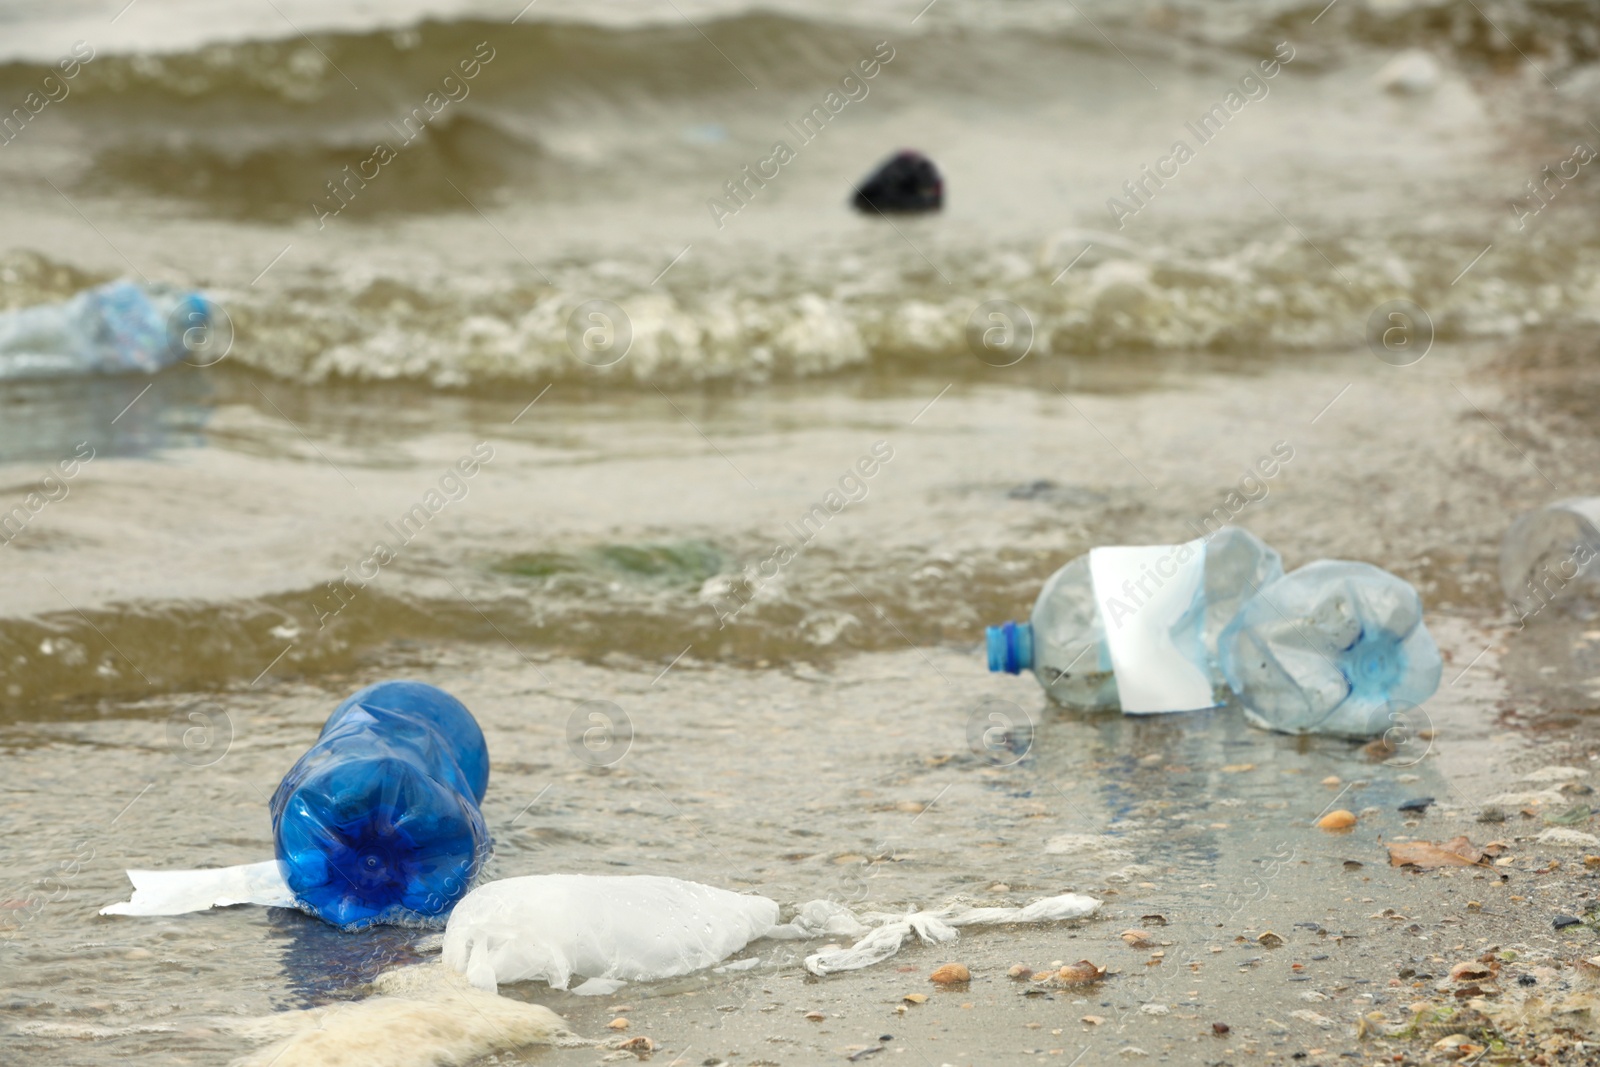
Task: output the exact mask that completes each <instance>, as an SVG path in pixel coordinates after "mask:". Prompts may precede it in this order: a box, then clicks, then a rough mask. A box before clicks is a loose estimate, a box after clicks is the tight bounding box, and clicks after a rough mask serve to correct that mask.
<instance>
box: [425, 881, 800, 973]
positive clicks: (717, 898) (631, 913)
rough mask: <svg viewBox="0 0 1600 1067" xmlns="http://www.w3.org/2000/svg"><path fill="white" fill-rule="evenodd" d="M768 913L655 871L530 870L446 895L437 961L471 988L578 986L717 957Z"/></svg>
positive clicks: (750, 934) (760, 929)
mask: <svg viewBox="0 0 1600 1067" xmlns="http://www.w3.org/2000/svg"><path fill="white" fill-rule="evenodd" d="M777 921H778V905H777V903H776V902H775V901H772V900H768V899H767V898H766V897H758V896H748V895H745V894H742V893H734V892H730V891H729V890H726V889H717V888H715V887H713V886H708V885H701V884H700V883H698V882H686V881H682V880H681V879H677V878H665V877H660V876H656V875H632V876H605V875H580V874H546V875H530V876H528V877H525V878H505V879H501V880H499V881H495V882H489V883H486V884H485V885H481V886H479V887H478V888H477V889H474V890H473V891H472V892H471V893H468V894H467V896H466V899H464V900H462V901H461V903H459V904H457V905H456V908H455V911H454V913H453V914H451V916H450V923H449V925H448V926H446V927H445V933H444V962H445V965H446V966H448V967H450V968H452V969H453V970H455V971H457V972H459V973H461V974H464V975H466V977H467V980H468V981H469V982H471V983H472V984H473V985H474V986H476V987H477V988H479V989H483V990H487V991H489V992H493V991H495V990H496V988H497V987H498V986H499V985H500V984H501V983H509V982H521V981H526V980H528V979H539V980H542V981H545V982H548V983H549V984H550V985H551V986H552V987H554V988H556V989H565V988H567V984H568V983H569V982H570V981H571V979H572V978H573V976H578V977H581V978H586V979H588V980H589V981H588V982H585V983H584V985H583V986H580V987H579V989H578V992H580V993H589V994H592V993H609V992H611V991H612V990H614V989H616V988H617V987H618V986H619V985H621V984H622V983H623V982H638V981H651V980H654V979H659V978H672V977H675V976H677V975H680V974H688V973H690V972H691V971H697V970H700V969H701V968H704V967H710V966H711V965H712V964H715V963H720V962H721V961H722V960H724V959H726V958H727V957H728V956H730V955H732V954H733V953H735V952H737V951H738V950H739V949H741V948H743V947H744V946H745V945H747V944H749V943H750V942H751V941H753V940H755V939H756V938H758V937H763V936H765V935H766V933H767V932H768V931H769V930H771V929H772V928H773V927H774V926H775V925H776V924H777Z"/></svg>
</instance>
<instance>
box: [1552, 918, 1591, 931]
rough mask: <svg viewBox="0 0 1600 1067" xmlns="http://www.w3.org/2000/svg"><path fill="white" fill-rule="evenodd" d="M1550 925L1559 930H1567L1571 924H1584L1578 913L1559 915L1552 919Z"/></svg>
mask: <svg viewBox="0 0 1600 1067" xmlns="http://www.w3.org/2000/svg"><path fill="white" fill-rule="evenodd" d="M1550 925H1552V926H1554V927H1555V928H1556V929H1557V930H1565V929H1566V928H1567V927H1569V926H1582V925H1583V920H1582V919H1580V918H1578V917H1577V916H1576V915H1557V916H1556V917H1555V918H1554V919H1552V920H1551V922H1550Z"/></svg>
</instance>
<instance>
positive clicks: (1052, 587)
mask: <svg viewBox="0 0 1600 1067" xmlns="http://www.w3.org/2000/svg"><path fill="white" fill-rule="evenodd" d="M1204 551H1205V578H1204V581H1203V582H1202V584H1201V587H1200V589H1199V590H1198V591H1197V592H1196V594H1195V599H1194V603H1193V604H1192V605H1191V606H1190V608H1189V610H1188V611H1187V612H1185V613H1184V616H1183V617H1182V618H1181V619H1180V620H1179V621H1178V623H1177V624H1176V625H1175V626H1174V628H1173V640H1174V643H1175V644H1176V645H1177V646H1178V647H1179V648H1180V649H1182V650H1184V651H1185V652H1186V653H1187V655H1188V656H1189V658H1190V659H1191V660H1193V661H1194V662H1195V663H1197V664H1199V665H1200V666H1201V667H1202V668H1203V669H1204V670H1205V671H1206V672H1207V674H1209V675H1210V676H1211V679H1212V684H1213V685H1214V686H1216V687H1218V688H1219V689H1221V688H1223V687H1225V685H1226V679H1225V678H1224V676H1223V673H1222V669H1221V667H1220V665H1219V664H1218V663H1217V640H1218V639H1219V638H1220V637H1221V635H1222V632H1223V628H1224V627H1226V626H1227V625H1228V623H1229V622H1231V621H1232V619H1233V617H1234V615H1235V614H1236V613H1237V612H1238V610H1239V606H1240V605H1241V604H1242V603H1244V602H1245V601H1246V600H1248V599H1249V598H1250V597H1252V596H1254V595H1255V593H1256V591H1257V590H1258V589H1260V588H1262V587H1264V586H1266V585H1267V584H1268V583H1270V582H1272V581H1274V580H1275V579H1277V578H1280V577H1282V575H1283V559H1282V557H1280V556H1279V555H1278V553H1277V552H1276V551H1275V550H1274V549H1273V548H1272V547H1271V546H1269V545H1268V544H1267V543H1266V542H1265V541H1263V540H1261V539H1260V538H1259V537H1257V536H1256V535H1255V534H1253V533H1251V532H1250V531H1249V530H1246V529H1243V528H1242V527H1238V526H1224V527H1222V528H1221V529H1220V530H1218V531H1217V532H1216V533H1215V534H1213V535H1212V536H1211V538H1210V539H1209V540H1207V541H1206V542H1205V549H1204ZM988 651H989V669H990V670H991V671H1004V672H1006V673H1008V674H1017V673H1020V672H1021V671H1023V670H1029V669H1031V670H1032V671H1033V673H1034V675H1035V676H1036V677H1037V678H1038V679H1039V684H1040V685H1042V686H1044V691H1045V692H1046V693H1047V694H1049V696H1050V698H1051V699H1052V700H1054V701H1055V702H1056V703H1058V704H1065V705H1066V706H1067V707H1069V708H1079V709H1082V710H1089V711H1094V710H1103V709H1110V708H1116V707H1118V706H1119V702H1118V699H1117V678H1116V675H1115V674H1114V673H1113V672H1112V665H1111V650H1110V648H1109V647H1108V646H1107V645H1106V632H1105V622H1104V620H1103V619H1102V618H1101V616H1100V610H1099V607H1098V605H1097V604H1096V603H1095V598H1094V583H1093V581H1092V579H1091V578H1090V576H1089V557H1088V556H1087V555H1082V556H1079V557H1078V558H1077V559H1075V560H1073V561H1072V562H1071V563H1068V564H1067V565H1066V566H1064V567H1062V568H1061V569H1060V570H1058V571H1056V572H1055V574H1053V575H1051V576H1050V578H1049V580H1048V581H1046V582H1045V583H1044V587H1043V588H1042V589H1040V590H1039V598H1038V600H1036V601H1035V602H1034V605H1033V615H1032V617H1031V619H1030V621H1028V622H1025V623H1016V622H1008V623H1004V624H1003V625H1000V626H991V627H989V630H988Z"/></svg>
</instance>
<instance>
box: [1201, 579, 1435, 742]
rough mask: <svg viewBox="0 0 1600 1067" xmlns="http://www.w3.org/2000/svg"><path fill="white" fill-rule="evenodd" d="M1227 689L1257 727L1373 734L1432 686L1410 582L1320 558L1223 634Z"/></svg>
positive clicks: (1431, 650)
mask: <svg viewBox="0 0 1600 1067" xmlns="http://www.w3.org/2000/svg"><path fill="white" fill-rule="evenodd" d="M1221 660H1222V668H1223V671H1224V673H1225V674H1226V675H1227V679H1228V685H1229V686H1230V687H1231V688H1232V689H1233V692H1234V694H1235V695H1236V696H1237V697H1238V700H1239V703H1240V704H1241V705H1242V706H1243V708H1244V713H1245V717H1246V718H1248V719H1249V720H1250V721H1251V722H1253V723H1255V724H1256V725H1257V726H1262V727H1265V728H1267V729H1269V730H1279V731H1282V732H1284V733H1292V734H1309V733H1316V734H1332V735H1335V736H1340V737H1373V736H1375V735H1378V734H1381V733H1383V732H1384V731H1386V730H1387V729H1389V727H1391V726H1392V725H1394V724H1395V722H1396V716H1397V715H1398V714H1401V713H1405V712H1409V711H1410V709H1412V708H1413V707H1415V706H1417V705H1420V704H1421V703H1422V702H1423V701H1425V700H1427V699H1428V698H1429V697H1430V696H1432V695H1433V693H1434V691H1435V690H1436V689H1438V688H1439V674H1440V670H1441V663H1440V660H1439V650H1438V648H1437V647H1436V646H1435V645H1434V643H1433V637H1432V635H1431V634H1429V633H1428V628H1427V626H1426V625H1424V623H1423V619H1422V598H1421V597H1419V596H1418V595H1417V591H1416V590H1415V589H1413V588H1412V587H1411V585H1410V583H1408V582H1406V581H1404V580H1403V579H1401V578H1397V577H1395V576H1394V575H1392V574H1390V573H1389V572H1388V571H1385V570H1381V569H1379V568H1377V567H1374V566H1372V565H1371V564H1370V563H1352V562H1349V561H1346V560H1321V561H1319V562H1317V563H1311V564H1308V565H1307V566H1304V567H1301V568H1300V569H1299V570H1296V571H1294V572H1292V573H1290V574H1288V575H1285V576H1284V577H1282V578H1280V579H1278V580H1277V581H1276V582H1273V583H1272V584H1271V585H1268V586H1266V587H1265V588H1263V589H1262V590H1261V592H1260V593H1259V594H1258V595H1257V596H1256V597H1254V598H1253V599H1251V600H1249V601H1247V602H1246V603H1245V605H1244V607H1243V608H1242V609H1241V610H1240V611H1239V613H1238V615H1237V616H1236V617H1235V618H1234V620H1233V621H1232V622H1231V623H1229V624H1228V627H1227V629H1226V630H1224V631H1223V634H1222V640H1221Z"/></svg>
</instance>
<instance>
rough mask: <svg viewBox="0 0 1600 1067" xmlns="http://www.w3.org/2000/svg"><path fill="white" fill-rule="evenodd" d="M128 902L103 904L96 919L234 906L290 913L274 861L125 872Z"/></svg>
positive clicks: (288, 892)
mask: <svg viewBox="0 0 1600 1067" xmlns="http://www.w3.org/2000/svg"><path fill="white" fill-rule="evenodd" d="M127 874H128V881H130V882H132V883H133V899H131V900H128V901H124V902H121V903H117V904H108V905H106V906H105V907H103V908H101V909H100V914H101V915H185V914H187V913H189V912H191V911H205V910H206V909H207V908H226V907H229V906H231V905H234V904H261V905H264V906H266V907H269V908H293V907H297V906H298V905H296V904H295V899H294V893H293V891H291V890H290V889H289V883H288V882H286V881H284V878H283V870H282V868H281V867H279V865H278V861H277V860H265V861H263V862H261V863H245V864H241V865H239V866H237V867H215V868H211V869H207V870H197V871H128V872H127Z"/></svg>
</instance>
